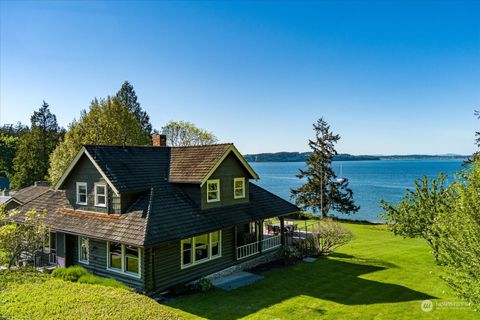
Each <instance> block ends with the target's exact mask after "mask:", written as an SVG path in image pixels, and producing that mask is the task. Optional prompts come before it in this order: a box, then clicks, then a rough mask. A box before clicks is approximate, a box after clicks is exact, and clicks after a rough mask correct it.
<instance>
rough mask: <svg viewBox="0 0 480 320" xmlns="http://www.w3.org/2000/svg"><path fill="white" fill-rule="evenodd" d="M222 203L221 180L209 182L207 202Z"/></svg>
mask: <svg viewBox="0 0 480 320" xmlns="http://www.w3.org/2000/svg"><path fill="white" fill-rule="evenodd" d="M218 201H220V180H218V179H215V180H208V181H207V202H218Z"/></svg>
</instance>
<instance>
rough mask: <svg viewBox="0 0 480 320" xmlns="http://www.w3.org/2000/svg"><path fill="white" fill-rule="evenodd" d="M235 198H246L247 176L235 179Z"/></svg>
mask: <svg viewBox="0 0 480 320" xmlns="http://www.w3.org/2000/svg"><path fill="white" fill-rule="evenodd" d="M233 198H234V199H242V198H245V178H243V177H242V178H235V179H233Z"/></svg>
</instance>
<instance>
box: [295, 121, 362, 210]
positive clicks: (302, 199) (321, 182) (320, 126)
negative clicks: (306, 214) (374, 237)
mask: <svg viewBox="0 0 480 320" xmlns="http://www.w3.org/2000/svg"><path fill="white" fill-rule="evenodd" d="M313 129H314V131H315V140H309V142H308V145H309V146H310V148H311V149H312V151H313V152H312V154H311V155H310V156H309V157H308V159H307V169H305V170H300V173H299V174H298V175H297V177H298V178H299V179H303V178H306V179H307V182H306V183H305V184H304V185H302V186H301V187H299V188H297V189H292V191H291V192H292V194H291V197H292V199H294V200H295V202H296V204H297V205H298V206H299V207H301V208H303V209H312V210H313V211H314V212H321V214H322V216H323V217H326V216H328V212H329V211H330V210H331V209H333V210H335V211H338V212H341V213H345V214H350V213H355V212H357V211H358V210H359V209H360V207H358V206H356V205H355V203H354V201H353V192H352V190H351V189H349V187H348V180H347V179H337V176H336V174H335V172H334V171H333V168H332V161H333V157H334V156H335V155H336V154H337V151H336V150H335V144H336V143H337V142H338V141H339V140H340V136H339V135H338V134H333V133H332V132H331V131H330V126H329V125H328V123H327V122H326V121H325V120H324V119H323V118H320V119H318V121H317V123H315V124H314V125H313Z"/></svg>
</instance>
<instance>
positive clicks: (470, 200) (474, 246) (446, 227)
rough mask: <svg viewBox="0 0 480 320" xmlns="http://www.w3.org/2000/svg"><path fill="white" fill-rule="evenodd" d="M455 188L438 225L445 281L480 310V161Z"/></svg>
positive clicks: (466, 172) (465, 172) (475, 163)
mask: <svg viewBox="0 0 480 320" xmlns="http://www.w3.org/2000/svg"><path fill="white" fill-rule="evenodd" d="M452 189H453V191H452V194H454V195H455V198H453V199H452V200H451V207H450V208H449V210H442V211H441V213H440V217H439V219H438V221H437V222H436V223H435V226H434V227H435V230H436V232H438V233H439V234H440V241H439V248H440V250H439V255H440V259H441V261H442V263H444V264H445V270H446V275H445V276H444V280H446V281H447V283H448V284H449V285H450V286H451V287H452V288H453V289H454V291H455V292H456V293H457V294H458V295H459V296H460V297H461V298H463V299H465V300H467V301H468V302H470V303H472V304H474V305H475V307H476V308H477V309H480V246H479V243H480V161H476V162H474V163H472V164H471V166H470V167H468V168H466V169H465V171H464V172H463V173H462V175H461V176H459V179H457V182H455V183H454V184H453V185H452Z"/></svg>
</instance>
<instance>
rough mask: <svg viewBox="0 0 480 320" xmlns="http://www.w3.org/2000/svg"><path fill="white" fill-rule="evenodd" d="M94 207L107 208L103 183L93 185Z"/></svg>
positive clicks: (105, 190) (105, 187)
mask: <svg viewBox="0 0 480 320" xmlns="http://www.w3.org/2000/svg"><path fill="white" fill-rule="evenodd" d="M95 206H97V207H106V206H107V185H106V184H105V183H95Z"/></svg>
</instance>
